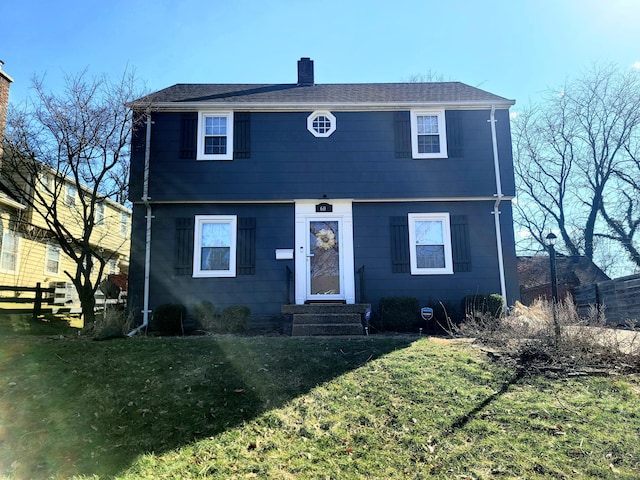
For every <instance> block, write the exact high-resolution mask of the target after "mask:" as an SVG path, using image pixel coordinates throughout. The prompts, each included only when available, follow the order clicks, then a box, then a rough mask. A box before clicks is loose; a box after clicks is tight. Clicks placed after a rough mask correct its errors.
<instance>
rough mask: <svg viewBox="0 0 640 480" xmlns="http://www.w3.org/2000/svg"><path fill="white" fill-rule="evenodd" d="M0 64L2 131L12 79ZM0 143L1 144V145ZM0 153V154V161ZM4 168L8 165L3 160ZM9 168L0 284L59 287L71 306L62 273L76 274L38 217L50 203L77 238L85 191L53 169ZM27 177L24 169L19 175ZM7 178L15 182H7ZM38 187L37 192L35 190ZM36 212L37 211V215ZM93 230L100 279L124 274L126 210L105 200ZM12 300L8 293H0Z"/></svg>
mask: <svg viewBox="0 0 640 480" xmlns="http://www.w3.org/2000/svg"><path fill="white" fill-rule="evenodd" d="M1 66H2V64H1V62H0V127H1V130H0V132H2V134H4V132H5V130H4V128H5V122H6V120H5V119H6V112H7V106H8V99H9V87H10V83H11V82H12V81H13V79H11V77H9V76H8V75H6V73H5V72H4V71H3V70H2V69H1ZM0 145H1V142H0ZM2 157H3V152H2V151H0V159H2ZM3 160H4V161H5V165H4V166H5V167H7V165H8V163H7V159H6V158H4V159H3ZM12 172H13V168H12V167H7V168H3V169H2V176H1V177H0V285H3V286H12V287H18V286H20V287H25V286H26V287H34V286H35V285H36V283H40V284H41V285H42V287H51V286H56V287H58V288H59V294H58V297H59V298H58V300H60V303H67V304H69V303H70V304H76V303H77V302H78V299H77V293H76V291H75V288H74V287H73V284H72V283H71V281H70V279H69V277H68V275H67V274H66V273H65V272H70V273H71V274H72V275H73V274H74V273H75V269H76V265H75V263H74V261H73V260H72V259H71V258H69V257H68V256H67V255H65V254H64V253H63V252H62V249H61V248H60V245H59V244H58V243H57V242H56V240H55V236H54V235H52V233H51V232H50V231H49V227H48V226H47V222H46V221H45V219H44V218H43V216H42V215H43V212H44V211H46V209H45V208H39V209H36V208H34V205H38V202H40V204H42V205H48V206H53V205H54V204H55V208H56V212H57V216H58V217H57V218H58V219H60V220H61V222H62V223H63V225H64V226H65V228H67V229H68V231H69V232H70V234H71V235H73V236H77V237H80V236H81V229H82V226H83V224H84V221H83V219H82V214H81V212H80V209H81V206H80V201H79V200H80V197H79V195H82V194H83V193H85V192H86V188H85V187H84V186H82V185H78V184H77V183H76V182H75V181H74V180H73V179H72V178H67V177H64V176H62V175H60V174H59V173H58V172H56V171H55V170H54V169H51V168H47V167H45V166H44V165H42V166H41V168H40V172H39V173H38V175H37V177H32V176H28V177H26V176H25V177H24V178H22V179H18V178H19V176H17V175H13V174H12ZM23 175H26V171H25V172H23ZM12 178H13V179H14V180H15V181H11V180H12ZM36 189H37V192H35V191H34V190H36ZM38 210H39V211H38ZM94 223H95V227H94V230H93V233H92V235H91V238H90V243H91V245H92V246H93V247H94V249H95V250H97V251H99V252H100V253H101V255H102V257H103V258H104V259H105V261H106V268H105V271H104V274H105V275H108V274H121V273H125V274H126V273H127V272H128V268H129V247H130V229H131V210H130V209H128V208H127V207H125V206H124V205H121V204H119V203H117V202H114V201H112V200H110V199H107V198H105V199H103V200H102V201H101V202H99V203H98V204H97V207H96V213H95V218H94ZM3 295H5V296H12V295H13V292H4V293H3Z"/></svg>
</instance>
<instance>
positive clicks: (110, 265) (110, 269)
mask: <svg viewBox="0 0 640 480" xmlns="http://www.w3.org/2000/svg"><path fill="white" fill-rule="evenodd" d="M116 270H117V264H116V259H115V258H111V259H110V260H109V261H108V262H107V273H108V274H109V275H113V274H115V273H116Z"/></svg>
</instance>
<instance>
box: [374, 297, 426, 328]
mask: <svg viewBox="0 0 640 480" xmlns="http://www.w3.org/2000/svg"><path fill="white" fill-rule="evenodd" d="M419 315H420V307H419V304H418V299H417V298H415V297H383V298H381V299H380V316H381V321H382V326H383V328H384V329H386V330H391V331H394V332H409V331H413V330H415V329H416V325H417V323H418V316H419Z"/></svg>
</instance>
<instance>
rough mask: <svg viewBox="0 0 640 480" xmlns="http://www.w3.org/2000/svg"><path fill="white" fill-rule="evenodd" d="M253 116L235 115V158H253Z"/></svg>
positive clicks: (244, 113) (236, 113) (247, 114)
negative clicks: (251, 120)
mask: <svg viewBox="0 0 640 480" xmlns="http://www.w3.org/2000/svg"><path fill="white" fill-rule="evenodd" d="M250 119H251V115H250V114H249V113H247V112H235V113H234V114H233V158H236V159H242V158H251V122H250Z"/></svg>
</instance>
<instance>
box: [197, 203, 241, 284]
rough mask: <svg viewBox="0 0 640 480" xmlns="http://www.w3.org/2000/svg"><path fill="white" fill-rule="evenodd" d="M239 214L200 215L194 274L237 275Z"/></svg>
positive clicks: (202, 275)
mask: <svg viewBox="0 0 640 480" xmlns="http://www.w3.org/2000/svg"><path fill="white" fill-rule="evenodd" d="M236 227H237V217H236V216H235V215H196V221H195V235H194V252H193V276H194V277H235V276H236Z"/></svg>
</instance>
